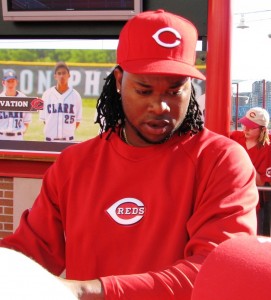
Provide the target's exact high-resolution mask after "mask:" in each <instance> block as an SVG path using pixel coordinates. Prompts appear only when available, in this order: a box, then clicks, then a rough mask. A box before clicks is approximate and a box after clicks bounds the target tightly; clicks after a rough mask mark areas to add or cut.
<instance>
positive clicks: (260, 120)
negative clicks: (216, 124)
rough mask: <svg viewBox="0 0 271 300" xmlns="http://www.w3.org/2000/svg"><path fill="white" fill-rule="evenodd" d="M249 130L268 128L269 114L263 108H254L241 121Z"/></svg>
mask: <svg viewBox="0 0 271 300" xmlns="http://www.w3.org/2000/svg"><path fill="white" fill-rule="evenodd" d="M239 123H241V124H243V125H244V126H246V127H247V128H251V129H254V128H258V127H259V126H264V127H268V124H269V113H268V111H267V110H265V109H264V108H262V107H253V108H251V109H249V110H248V111H247V112H246V115H245V116H244V117H243V118H241V119H240V120H239Z"/></svg>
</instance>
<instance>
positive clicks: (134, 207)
mask: <svg viewBox="0 0 271 300" xmlns="http://www.w3.org/2000/svg"><path fill="white" fill-rule="evenodd" d="M106 211H107V212H108V214H109V215H110V216H111V218H112V219H113V220H114V221H116V222H117V223H119V224H121V225H132V224H135V223H137V222H139V221H140V220H141V219H142V218H143V217H144V214H145V207H144V204H143V203H142V202H141V201H140V200H138V199H135V198H124V199H121V200H119V201H117V202H115V203H114V204H113V205H111V206H110V207H109V208H108V209H107V210H106Z"/></svg>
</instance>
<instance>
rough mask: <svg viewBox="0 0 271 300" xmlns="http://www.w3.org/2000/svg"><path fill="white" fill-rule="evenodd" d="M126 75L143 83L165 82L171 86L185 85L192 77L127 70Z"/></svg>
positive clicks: (136, 81) (155, 83) (156, 83)
mask: <svg viewBox="0 0 271 300" xmlns="http://www.w3.org/2000/svg"><path fill="white" fill-rule="evenodd" d="M124 77H127V79H128V80H131V81H134V82H135V83H138V84H141V85H146V86H148V85H150V86H152V85H160V84H163V85H167V86H169V87H171V86H173V87H174V86H180V85H183V84H184V83H186V82H188V79H190V77H187V76H181V75H162V74H157V75H156V74H132V73H127V72H124Z"/></svg>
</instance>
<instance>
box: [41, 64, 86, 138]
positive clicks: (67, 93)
mask: <svg viewBox="0 0 271 300" xmlns="http://www.w3.org/2000/svg"><path fill="white" fill-rule="evenodd" d="M54 78H55V80H56V86H53V87H51V88H49V89H48V90H47V91H45V92H44V94H43V95H42V99H43V101H44V106H43V110H41V111H40V119H41V120H42V121H43V122H44V124H45V127H44V135H45V140H46V141H48V142H57V141H61V142H65V141H67V142H72V141H74V139H75V130H76V128H77V127H78V126H79V124H80V121H81V118H82V99H81V96H80V95H79V93H78V92H77V91H76V90H75V89H73V88H72V87H69V84H68V82H69V78H70V70H69V68H68V66H67V65H66V64H65V63H64V62H59V63H57V64H56V67H55V72H54Z"/></svg>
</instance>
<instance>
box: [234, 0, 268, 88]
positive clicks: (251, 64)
mask: <svg viewBox="0 0 271 300" xmlns="http://www.w3.org/2000/svg"><path fill="white" fill-rule="evenodd" d="M232 8H233V30H232V79H234V80H247V82H245V81H244V82H243V84H240V87H241V90H242V89H243V90H245V89H246V88H245V85H247V83H248V82H253V81H255V80H262V79H266V80H271V38H269V37H268V34H271V1H270V0H232ZM241 13H243V14H244V19H245V23H246V24H247V25H248V26H249V28H246V29H240V28H237V25H238V24H239V23H240V19H241Z"/></svg>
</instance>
